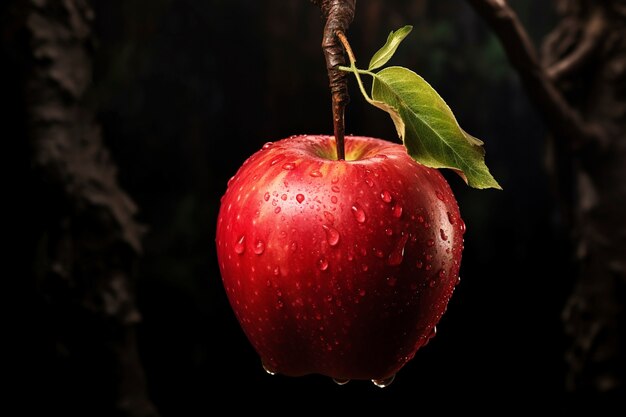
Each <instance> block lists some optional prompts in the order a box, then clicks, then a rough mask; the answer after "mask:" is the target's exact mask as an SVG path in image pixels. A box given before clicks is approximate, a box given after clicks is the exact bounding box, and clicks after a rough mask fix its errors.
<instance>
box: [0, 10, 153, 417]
mask: <svg viewBox="0 0 626 417" xmlns="http://www.w3.org/2000/svg"><path fill="white" fill-rule="evenodd" d="M8 8H10V9H11V13H12V16H13V17H14V18H15V19H16V20H14V21H12V24H11V26H10V27H8V28H5V30H4V31H3V32H4V33H3V34H4V36H3V45H2V46H3V49H5V50H6V51H18V52H17V53H15V54H14V56H13V59H14V60H15V62H14V64H16V65H17V66H18V68H19V76H18V77H16V79H15V80H14V81H15V82H16V83H18V84H19V86H18V87H17V88H16V89H15V91H16V94H19V95H20V96H21V97H16V98H15V102H16V103H22V104H23V106H24V114H23V116H24V121H23V125H22V126H21V131H18V132H17V135H19V136H21V137H23V138H27V140H28V149H29V151H30V158H29V159H30V164H31V169H32V172H31V177H32V184H30V185H31V186H32V187H33V188H32V190H31V192H32V193H35V196H34V197H33V199H34V200H35V201H36V202H37V203H38V206H37V207H35V208H32V210H34V211H35V214H36V217H35V219H33V220H32V221H33V224H34V226H31V227H32V229H33V234H34V235H35V238H36V244H35V246H36V247H34V248H31V249H32V260H33V265H35V267H34V268H33V269H34V272H33V274H32V277H33V282H32V287H33V289H34V291H35V292H36V293H37V301H36V302H35V304H36V308H37V309H38V317H37V318H36V321H37V322H41V323H44V324H43V325H42V327H45V329H44V330H45V331H46V334H47V336H45V337H44V338H43V339H44V340H41V341H40V342H41V346H37V349H38V352H39V354H41V355H43V356H44V357H47V358H50V362H52V364H49V363H48V364H45V365H46V369H44V370H41V369H40V371H41V372H42V373H45V372H48V373H49V375H39V376H38V378H39V379H41V378H43V380H44V381H48V382H49V385H48V386H45V387H43V388H41V389H42V390H45V391H47V396H48V397H50V400H51V404H46V406H47V407H48V410H49V411H50V409H52V410H54V411H59V412H64V413H66V415H67V414H68V413H78V414H81V415H91V416H99V415H107V416H110V415H116V416H133V417H139V416H142V417H147V416H156V415H157V412H156V410H155V408H154V407H153V405H152V403H151V402H150V400H149V399H148V396H147V389H146V383H145V378H144V374H143V369H142V366H141V363H140V361H139V356H138V352H137V343H136V335H135V332H136V324H137V323H138V322H139V320H140V315H139V313H138V311H137V308H136V305H135V301H134V293H133V279H132V277H133V265H134V263H135V261H136V259H137V257H138V255H139V254H140V252H141V236H142V230H143V228H142V227H141V226H140V225H139V224H138V223H137V222H136V220H135V218H134V216H135V212H136V207H135V205H134V203H133V202H132V200H131V199H130V198H129V197H128V195H127V194H126V193H125V192H124V191H123V190H122V189H121V188H120V186H119V184H118V182H117V179H116V167H115V164H114V163H113V161H112V160H111V158H110V155H109V153H108V151H107V150H106V147H105V145H104V144H103V140H102V134H101V129H100V126H99V125H98V123H97V122H96V120H95V112H94V109H93V106H92V105H90V102H89V88H90V86H91V81H92V80H91V77H92V52H93V50H94V37H93V32H92V24H93V21H94V18H95V16H94V11H93V8H92V5H91V3H90V1H89V0H14V1H12V2H11V3H10V6H8Z"/></svg>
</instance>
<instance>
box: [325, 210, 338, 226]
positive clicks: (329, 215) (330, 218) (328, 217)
mask: <svg viewBox="0 0 626 417" xmlns="http://www.w3.org/2000/svg"><path fill="white" fill-rule="evenodd" d="M324 217H326V220H328V221H329V222H330V223H335V216H333V214H332V213H331V212H330V211H325V212H324Z"/></svg>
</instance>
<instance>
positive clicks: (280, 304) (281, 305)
mask: <svg viewBox="0 0 626 417" xmlns="http://www.w3.org/2000/svg"><path fill="white" fill-rule="evenodd" d="M283 306H284V304H283V302H282V301H281V300H278V301H277V302H276V310H280V309H281V308H283Z"/></svg>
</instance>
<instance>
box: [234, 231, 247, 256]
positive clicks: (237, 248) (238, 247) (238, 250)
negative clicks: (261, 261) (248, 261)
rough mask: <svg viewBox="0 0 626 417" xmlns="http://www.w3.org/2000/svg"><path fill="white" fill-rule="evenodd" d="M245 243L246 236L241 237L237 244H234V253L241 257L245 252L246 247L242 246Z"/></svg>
mask: <svg viewBox="0 0 626 417" xmlns="http://www.w3.org/2000/svg"><path fill="white" fill-rule="evenodd" d="M245 241H246V236H245V235H241V237H240V238H239V240H237V243H235V253H236V254H238V255H242V254H243V253H244V252H245V251H246V246H245V245H244V243H245Z"/></svg>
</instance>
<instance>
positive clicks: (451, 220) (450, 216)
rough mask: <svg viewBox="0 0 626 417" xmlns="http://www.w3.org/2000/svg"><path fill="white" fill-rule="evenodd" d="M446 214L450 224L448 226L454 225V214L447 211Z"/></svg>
mask: <svg viewBox="0 0 626 417" xmlns="http://www.w3.org/2000/svg"><path fill="white" fill-rule="evenodd" d="M447 214H448V221H449V222H450V224H454V214H452V213H450V212H449V211H448V212H447Z"/></svg>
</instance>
